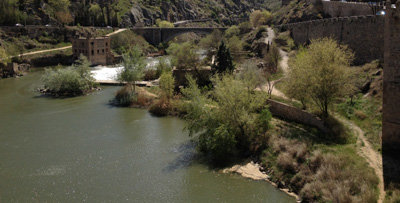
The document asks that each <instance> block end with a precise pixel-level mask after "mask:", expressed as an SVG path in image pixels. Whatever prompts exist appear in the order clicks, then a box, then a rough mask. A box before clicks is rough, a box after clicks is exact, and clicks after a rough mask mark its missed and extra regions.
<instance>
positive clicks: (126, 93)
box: [115, 85, 136, 106]
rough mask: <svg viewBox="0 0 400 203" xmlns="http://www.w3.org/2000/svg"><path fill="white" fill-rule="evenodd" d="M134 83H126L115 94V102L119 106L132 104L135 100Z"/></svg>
mask: <svg viewBox="0 0 400 203" xmlns="http://www.w3.org/2000/svg"><path fill="white" fill-rule="evenodd" d="M135 99H136V97H135V93H134V92H133V88H132V85H125V86H124V87H123V88H121V89H120V90H118V92H117V93H116V94H115V103H116V105H118V106H130V105H132V104H133V102H134V101H135Z"/></svg>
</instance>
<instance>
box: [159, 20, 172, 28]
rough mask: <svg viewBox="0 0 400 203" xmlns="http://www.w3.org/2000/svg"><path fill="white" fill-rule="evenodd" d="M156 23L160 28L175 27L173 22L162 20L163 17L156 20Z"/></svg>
mask: <svg viewBox="0 0 400 203" xmlns="http://www.w3.org/2000/svg"><path fill="white" fill-rule="evenodd" d="M156 25H157V27H160V28H173V27H174V24H173V23H171V22H168V21H166V20H161V19H157V20H156Z"/></svg>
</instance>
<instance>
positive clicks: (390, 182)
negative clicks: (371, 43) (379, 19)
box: [382, 3, 400, 188]
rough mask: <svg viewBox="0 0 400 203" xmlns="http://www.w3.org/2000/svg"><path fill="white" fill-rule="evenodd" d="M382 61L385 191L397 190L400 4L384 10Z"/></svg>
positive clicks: (399, 162)
mask: <svg viewBox="0 0 400 203" xmlns="http://www.w3.org/2000/svg"><path fill="white" fill-rule="evenodd" d="M384 58H385V59H384V60H385V63H384V69H383V72H384V75H383V118H382V121H383V123H382V131H383V132H382V158H383V174H384V181H385V186H386V187H388V186H395V187H398V188H400V3H396V8H394V6H393V7H392V6H391V5H390V4H389V5H388V6H387V10H386V16H385V53H384Z"/></svg>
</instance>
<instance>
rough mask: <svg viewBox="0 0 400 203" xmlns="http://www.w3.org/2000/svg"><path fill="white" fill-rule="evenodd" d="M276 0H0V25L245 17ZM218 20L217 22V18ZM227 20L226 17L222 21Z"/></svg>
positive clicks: (122, 23) (147, 22) (125, 23)
mask: <svg viewBox="0 0 400 203" xmlns="http://www.w3.org/2000/svg"><path fill="white" fill-rule="evenodd" d="M277 2H278V1H277V0H2V1H1V2H0V25H15V24H16V23H20V24H30V25H32V24H35V25H37V24H42V25H44V24H64V25H78V24H80V25H83V26H107V25H110V26H132V25H136V24H138V23H139V24H144V25H152V24H154V22H155V20H156V19H162V20H168V21H171V22H175V21H180V20H193V19H202V18H213V19H220V20H221V21H223V19H227V18H232V17H238V18H241V17H247V16H248V15H249V13H250V12H251V11H252V10H254V9H262V8H270V7H271V5H272V4H273V5H274V6H275V7H276V5H277ZM221 21H220V22H221ZM224 22H226V23H229V21H226V20H225V21H224Z"/></svg>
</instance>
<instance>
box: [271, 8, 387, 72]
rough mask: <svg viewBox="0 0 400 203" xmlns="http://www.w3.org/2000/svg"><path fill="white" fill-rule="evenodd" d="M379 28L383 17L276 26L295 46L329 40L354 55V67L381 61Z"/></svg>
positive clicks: (380, 29) (381, 35) (381, 44)
mask: <svg viewBox="0 0 400 203" xmlns="http://www.w3.org/2000/svg"><path fill="white" fill-rule="evenodd" d="M383 27H384V17H381V16H353V17H340V18H328V19H321V20H313V21H306V22H300V23H292V24H286V25H280V26H278V28H280V29H283V30H285V29H287V30H290V31H291V36H292V38H293V40H294V41H295V43H296V44H297V45H305V44H308V43H310V41H311V40H313V39H318V38H324V37H332V38H334V39H336V40H337V41H338V42H339V43H341V44H346V45H348V47H349V48H350V49H352V50H353V51H354V52H355V56H356V59H355V61H354V63H355V64H362V63H366V62H370V61H372V60H375V59H383V47H384V46H383V45H384V41H383V33H384V31H383Z"/></svg>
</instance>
